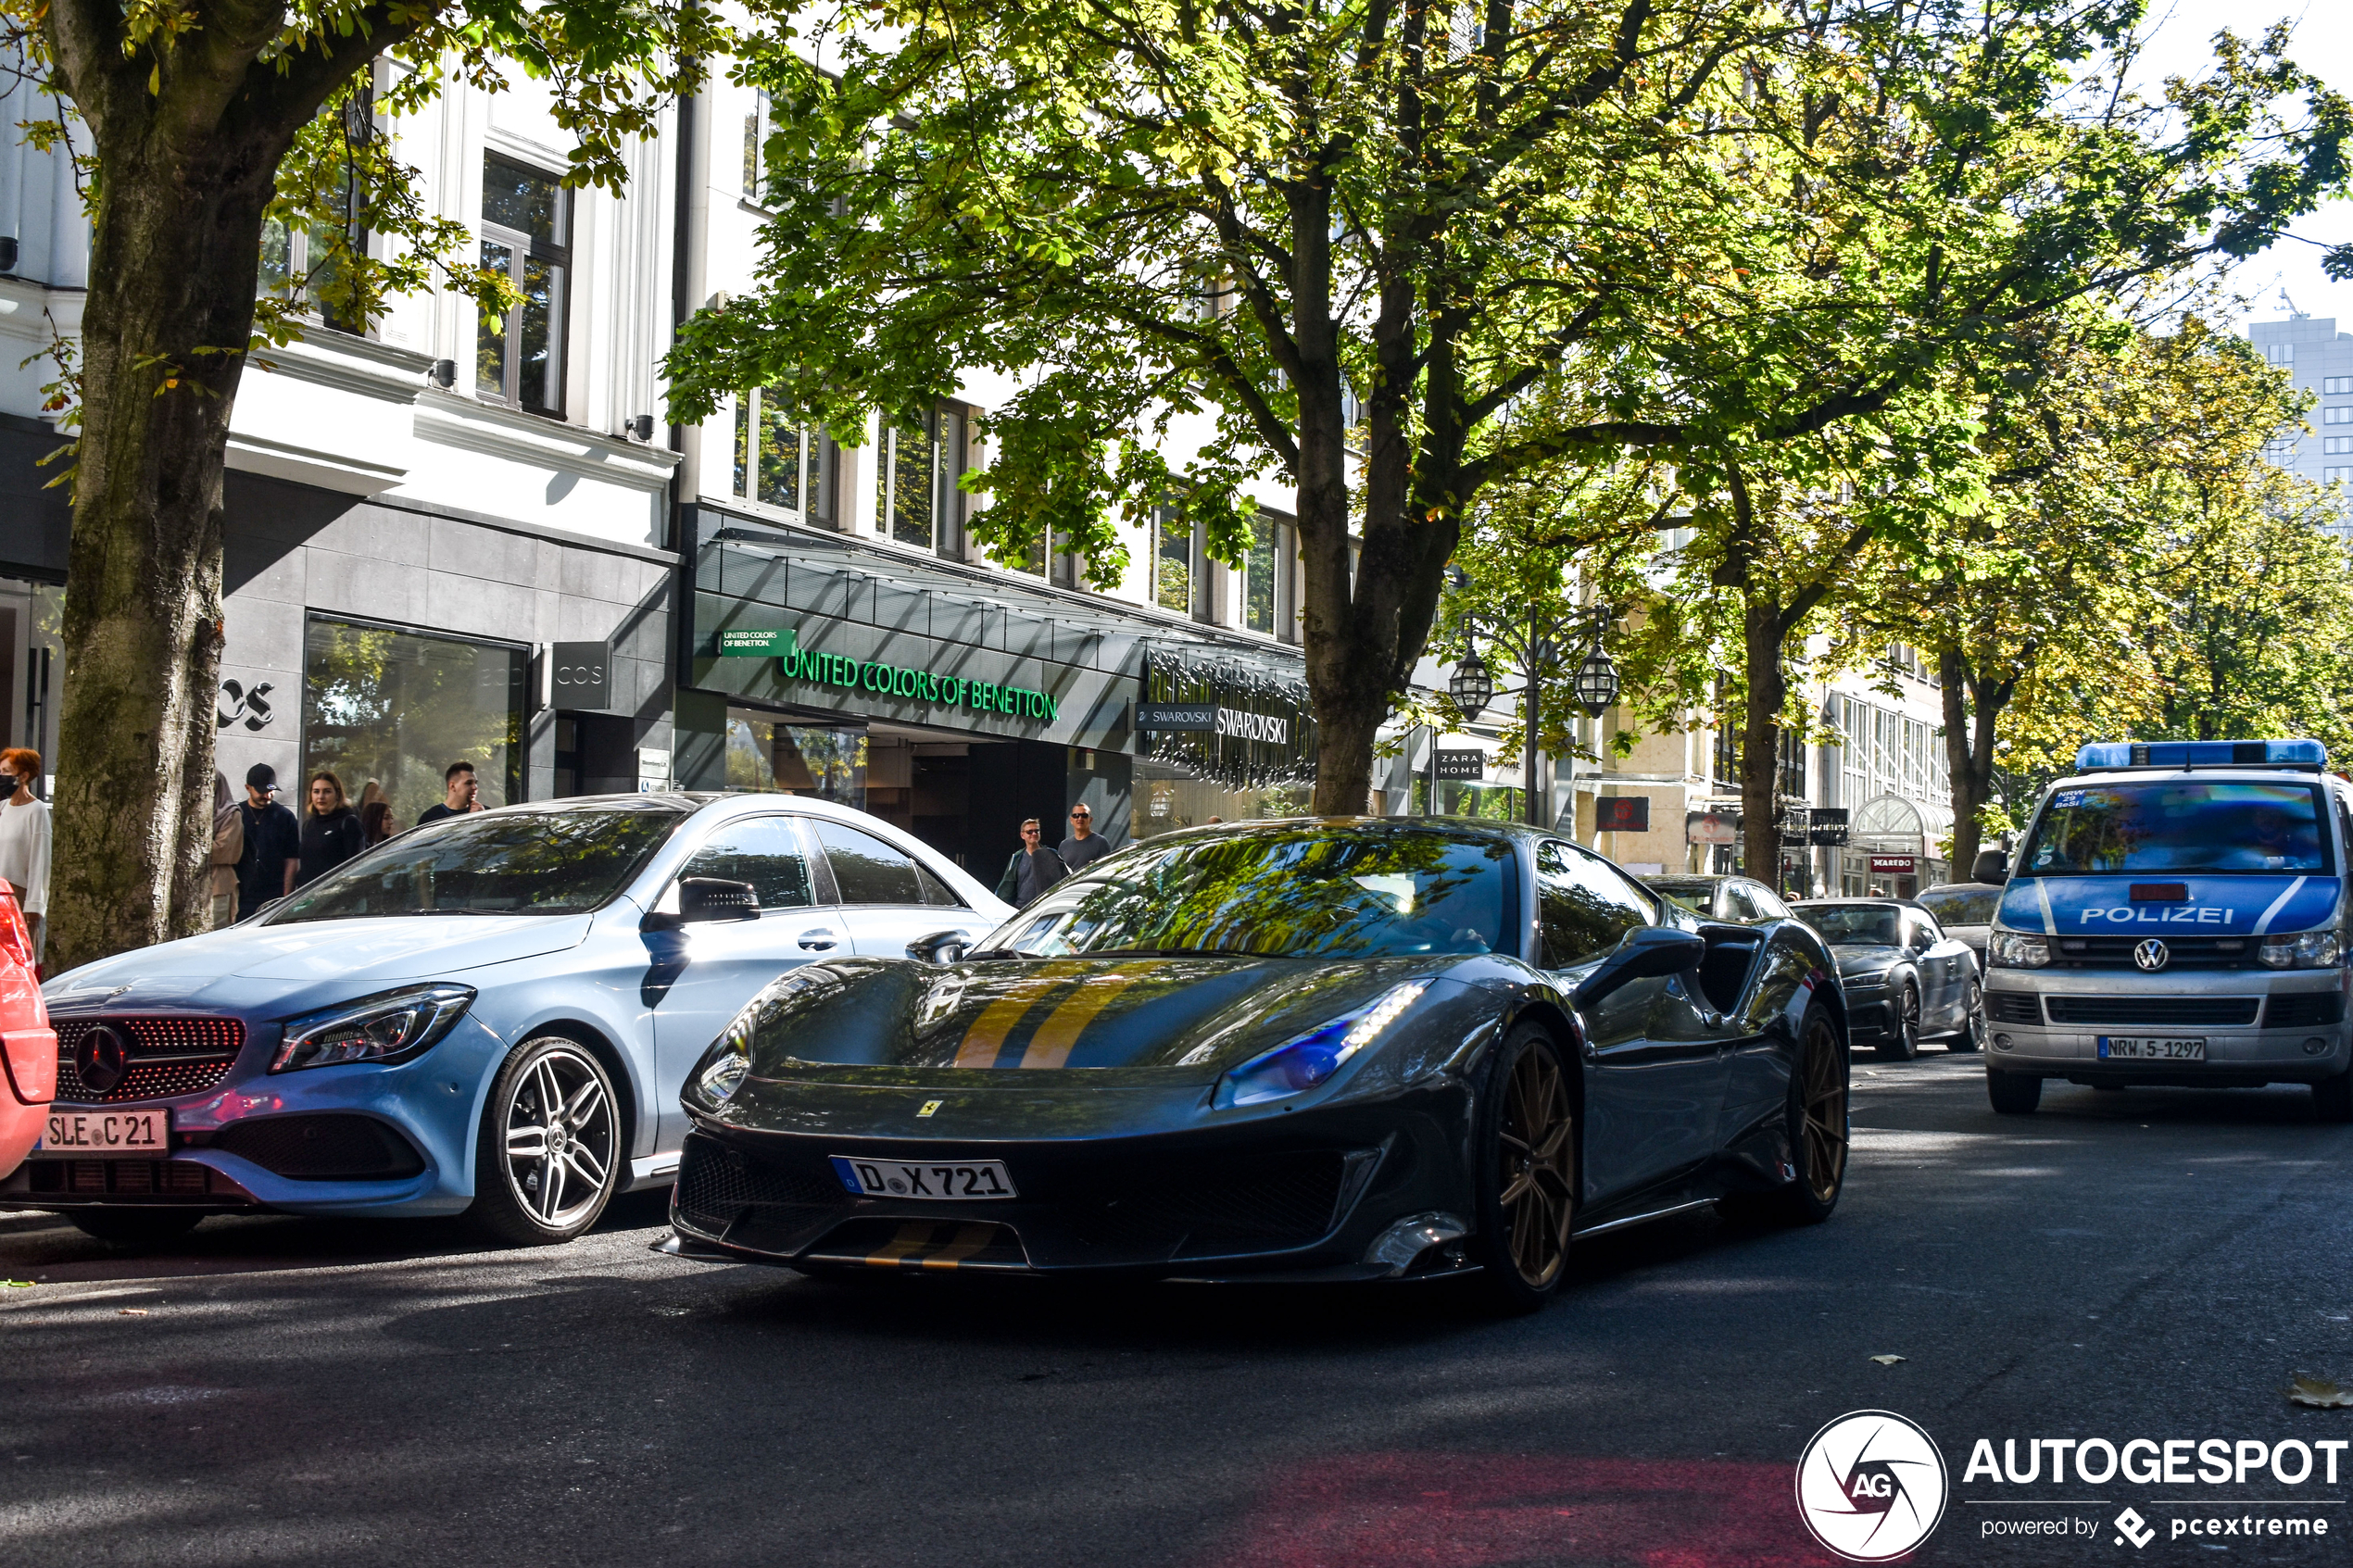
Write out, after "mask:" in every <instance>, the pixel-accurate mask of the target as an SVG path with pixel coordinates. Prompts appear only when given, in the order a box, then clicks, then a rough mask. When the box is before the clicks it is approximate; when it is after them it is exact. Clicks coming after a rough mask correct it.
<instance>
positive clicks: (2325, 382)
mask: <svg viewBox="0 0 2353 1568" xmlns="http://www.w3.org/2000/svg"><path fill="white" fill-rule="evenodd" d="M2349 394H2353V376H2327V377H2323V378H2322V382H2321V395H2322V396H2323V397H2343V396H2346V395H2349Z"/></svg>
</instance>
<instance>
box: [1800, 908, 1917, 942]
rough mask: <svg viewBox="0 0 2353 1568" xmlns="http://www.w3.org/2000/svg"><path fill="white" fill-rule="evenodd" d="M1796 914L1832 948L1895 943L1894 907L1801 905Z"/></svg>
mask: <svg viewBox="0 0 2353 1568" xmlns="http://www.w3.org/2000/svg"><path fill="white" fill-rule="evenodd" d="M1797 913H1798V916H1799V918H1800V919H1802V920H1804V921H1805V922H1806V924H1808V925H1810V926H1812V927H1813V928H1814V929H1815V930H1817V931H1818V932H1820V933H1821V934H1822V940H1823V941H1825V942H1828V943H1829V944H1830V945H1831V947H1894V946H1895V944H1896V940H1897V935H1896V932H1897V923H1896V919H1895V911H1894V909H1882V908H1881V907H1880V906H1878V905H1875V904H1831V905H1827V906H1825V905H1821V904H1800V905H1799V906H1798V907H1797Z"/></svg>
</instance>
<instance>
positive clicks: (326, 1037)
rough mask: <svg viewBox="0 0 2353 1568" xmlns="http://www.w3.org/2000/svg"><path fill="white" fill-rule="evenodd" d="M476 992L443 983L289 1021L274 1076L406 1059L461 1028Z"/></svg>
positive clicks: (273, 1067) (273, 1066) (275, 1060)
mask: <svg viewBox="0 0 2353 1568" xmlns="http://www.w3.org/2000/svg"><path fill="white" fill-rule="evenodd" d="M473 999H474V988H473V987H472V986H471V985H450V984H448V983H447V982H446V981H445V982H440V983H437V984H434V985H411V986H408V987H406V988H404V989H402V990H398V991H385V992H382V993H380V994H378V995H376V996H373V997H360V998H359V1000H358V1001H352V1002H345V1003H343V1004H341V1005H340V1006H337V1007H332V1008H327V1009H324V1010H321V1011H319V1012H312V1013H305V1014H304V1015H303V1016H302V1017H300V1018H290V1019H288V1020H287V1021H286V1032H285V1035H284V1036H283V1038H282V1039H281V1040H280V1041H279V1044H278V1054H277V1055H276V1056H275V1057H274V1058H272V1059H271V1063H270V1071H271V1072H272V1073H293V1072H296V1071H297V1070H299V1069H301V1068H305V1067H340V1066H342V1065H344V1064H345V1063H346V1062H353V1061H365V1062H373V1063H377V1064H385V1063H390V1062H395V1061H406V1060H409V1058H410V1057H412V1056H416V1055H418V1054H419V1053H420V1052H422V1051H424V1050H426V1049H428V1048H429V1047H432V1046H433V1045H434V1042H436V1041H438V1040H439V1039H440V1038H441V1037H442V1036H443V1035H447V1034H448V1033H449V1031H450V1030H451V1029H452V1028H454V1027H456V1025H457V1022H458V1020H459V1019H461V1018H463V1017H464V1016H465V1015H466V1009H468V1008H470V1007H472V1005H473Z"/></svg>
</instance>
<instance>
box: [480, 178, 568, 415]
mask: <svg viewBox="0 0 2353 1568" xmlns="http://www.w3.org/2000/svg"><path fill="white" fill-rule="evenodd" d="M571 242H572V194H571V193H570V192H568V191H566V190H565V189H564V188H563V186H562V185H561V184H560V182H559V181H558V178H557V176H555V175H553V174H548V173H545V172H543V171H541V170H539V169H526V168H524V167H523V166H522V164H519V163H513V162H510V161H509V160H508V159H506V158H502V157H496V156H493V157H487V158H484V160H483V172H482V264H483V266H484V268H485V269H486V270H491V271H496V272H503V273H505V274H506V275H507V277H508V278H509V279H510V281H511V282H513V283H514V285H515V289H516V291H517V292H518V293H520V294H521V295H522V304H521V305H520V306H518V307H515V308H514V309H512V310H510V311H508V312H507V314H506V316H505V318H504V319H503V320H502V319H500V318H498V317H496V316H490V315H484V317H483V318H482V326H481V330H480V333H479V335H478V336H477V338H476V340H475V345H474V386H475V388H476V390H478V391H479V392H480V393H481V394H482V395H484V397H494V398H497V400H498V401H499V402H502V403H511V404H513V405H514V406H515V407H517V408H528V409H530V410H531V411H532V412H533V413H535V414H560V413H562V412H563V397H564V381H563V375H564V365H563V341H564V304H565V297H564V290H565V280H566V278H567V276H568V275H569V274H570V272H571V270H572V268H571V261H572V249H571Z"/></svg>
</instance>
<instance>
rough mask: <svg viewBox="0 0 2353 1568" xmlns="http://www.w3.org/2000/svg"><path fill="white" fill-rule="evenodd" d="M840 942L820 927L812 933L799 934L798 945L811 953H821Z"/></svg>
mask: <svg viewBox="0 0 2353 1568" xmlns="http://www.w3.org/2000/svg"><path fill="white" fill-rule="evenodd" d="M840 940H841V939H840V938H839V937H837V936H836V935H834V934H833V933H832V932H830V931H827V930H826V929H825V928H824V926H822V925H821V926H819V927H818V928H817V929H816V930H814V931H804V932H802V933H801V934H800V945H801V946H802V947H806V948H808V949H809V950H810V951H811V952H812V953H822V952H824V950H825V949H826V948H828V947H834V946H836V945H837V944H838V943H839V942H840Z"/></svg>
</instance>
